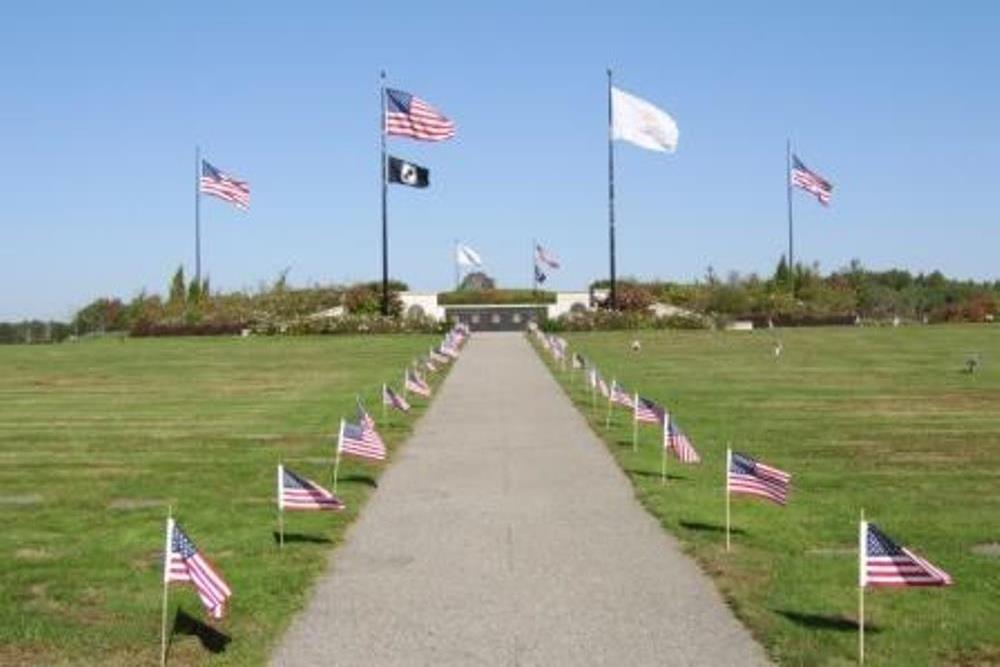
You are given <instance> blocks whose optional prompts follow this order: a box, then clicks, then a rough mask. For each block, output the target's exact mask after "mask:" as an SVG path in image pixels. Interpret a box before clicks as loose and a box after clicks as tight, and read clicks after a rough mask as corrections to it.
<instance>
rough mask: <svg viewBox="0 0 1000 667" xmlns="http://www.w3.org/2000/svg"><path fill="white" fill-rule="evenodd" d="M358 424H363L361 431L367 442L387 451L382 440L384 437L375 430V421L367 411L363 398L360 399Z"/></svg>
mask: <svg viewBox="0 0 1000 667" xmlns="http://www.w3.org/2000/svg"><path fill="white" fill-rule="evenodd" d="M358 423H359V424H361V430H362V433H363V436H364V438H365V440H366V441H367V442H369V443H371V444H372V445H374V446H375V447H381V448H382V451H383V452H384V451H385V441H384V440H382V436H380V435H379V434H378V431H377V430H376V429H375V420H374V419H372V417H371V415H369V414H368V411H367V410H365V406H364V405H363V404H362V403H361V398H360V397H359V398H358Z"/></svg>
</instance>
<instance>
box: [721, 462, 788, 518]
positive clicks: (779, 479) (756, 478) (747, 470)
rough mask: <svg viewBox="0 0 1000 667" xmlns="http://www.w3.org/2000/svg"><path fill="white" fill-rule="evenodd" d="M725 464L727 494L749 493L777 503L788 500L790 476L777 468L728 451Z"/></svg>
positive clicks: (780, 503) (781, 503)
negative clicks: (727, 461) (727, 463)
mask: <svg viewBox="0 0 1000 667" xmlns="http://www.w3.org/2000/svg"><path fill="white" fill-rule="evenodd" d="M727 453H728V456H729V465H728V466H726V470H727V473H728V474H727V475H726V490H727V492H728V493H729V494H736V495H749V496H757V497H759V498H764V499H765V500H770V501H771V502H773V503H777V504H778V505H784V504H785V503H787V502H788V488H789V484H790V482H791V479H792V476H791V475H790V474H789V473H787V472H785V471H783V470H778V469H777V468H772V467H771V466H768V465H764V464H763V463H761V462H759V461H756V460H754V459H753V458H751V457H749V456H747V455H746V454H740V453H739V452H734V451H729V452H727Z"/></svg>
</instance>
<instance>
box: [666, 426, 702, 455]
mask: <svg viewBox="0 0 1000 667" xmlns="http://www.w3.org/2000/svg"><path fill="white" fill-rule="evenodd" d="M664 419H665V421H666V425H665V426H664V428H663V447H664V448H665V449H667V450H668V451H669V450H671V449H672V450H673V451H674V454H676V455H677V458H678V459H680V461H681V463H701V457H700V456H698V451H697V450H696V449H695V448H694V445H692V444H691V440H690V438H688V437H687V434H686V433H684V431H682V430H681V429H680V427H679V426H677V424H676V423H675V422H674V420H673V417H671V416H670V415H667V416H666V417H665V418H664Z"/></svg>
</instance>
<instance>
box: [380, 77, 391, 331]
mask: <svg viewBox="0 0 1000 667" xmlns="http://www.w3.org/2000/svg"><path fill="white" fill-rule="evenodd" d="M379 90H380V92H381V95H380V97H381V108H380V109H379V143H380V145H381V148H382V166H381V172H382V314H383V315H388V314H389V224H388V209H387V206H386V196H387V194H388V189H389V188H388V182H387V181H388V176H387V174H386V168H387V166H386V165H387V162H386V157H385V129H386V128H385V70H382V72H381V85H380V87H379Z"/></svg>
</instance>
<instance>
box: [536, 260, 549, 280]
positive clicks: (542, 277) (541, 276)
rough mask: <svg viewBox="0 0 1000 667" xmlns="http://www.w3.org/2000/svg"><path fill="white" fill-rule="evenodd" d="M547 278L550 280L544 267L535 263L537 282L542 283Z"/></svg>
mask: <svg viewBox="0 0 1000 667" xmlns="http://www.w3.org/2000/svg"><path fill="white" fill-rule="evenodd" d="M546 280H548V276H547V275H545V272H544V271H542V267H540V266H538V264H535V282H536V283H539V284H541V283H544V282H545V281H546Z"/></svg>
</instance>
